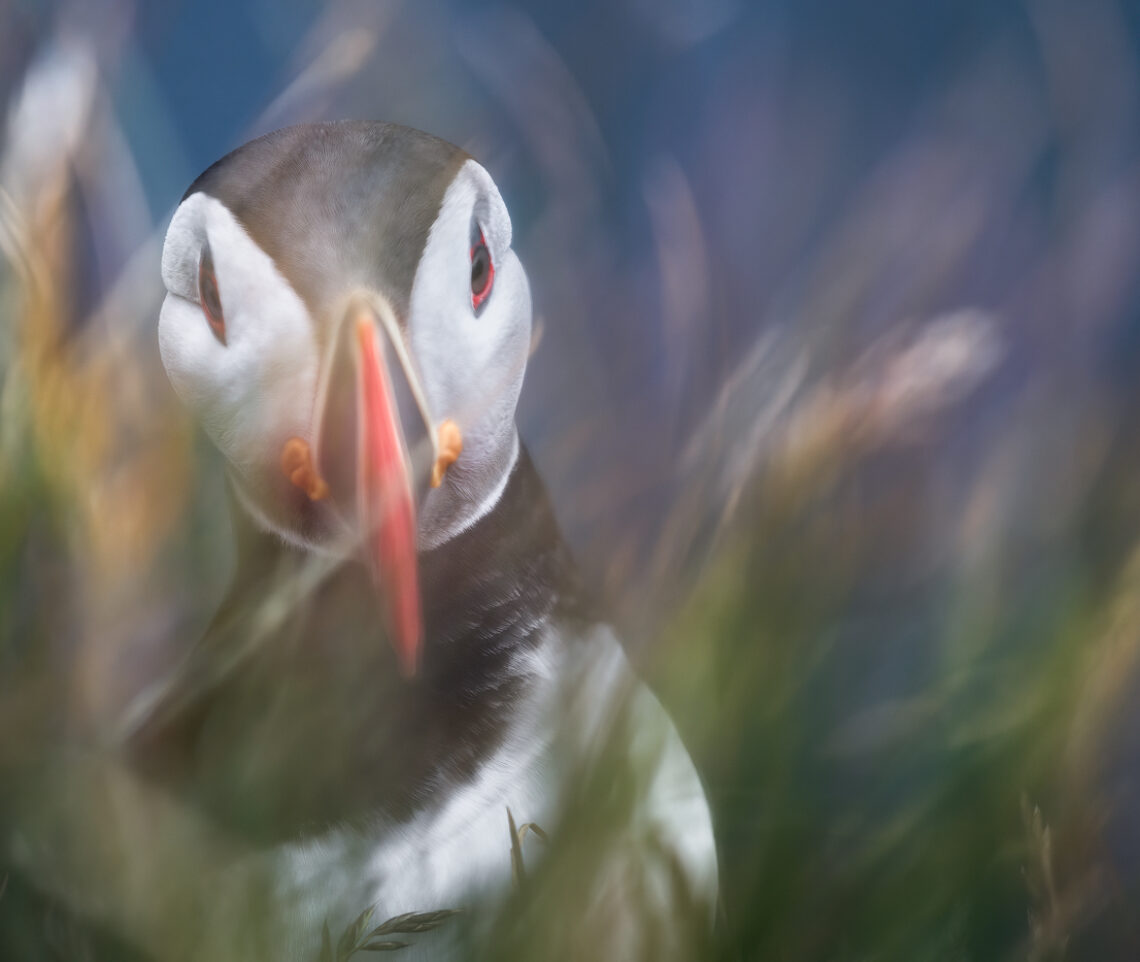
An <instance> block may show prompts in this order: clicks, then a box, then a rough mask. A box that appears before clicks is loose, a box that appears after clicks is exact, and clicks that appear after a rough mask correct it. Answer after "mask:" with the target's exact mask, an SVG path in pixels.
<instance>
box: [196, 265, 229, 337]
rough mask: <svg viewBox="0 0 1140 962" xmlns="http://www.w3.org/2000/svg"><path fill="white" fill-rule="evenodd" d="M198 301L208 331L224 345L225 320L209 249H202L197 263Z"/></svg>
mask: <svg viewBox="0 0 1140 962" xmlns="http://www.w3.org/2000/svg"><path fill="white" fill-rule="evenodd" d="M198 300H199V301H200V302H201V304H202V312H203V313H204V314H205V315H206V321H207V322H208V323H209V325H210V330H211V331H213V332H214V337H216V338H217V339H218V340H219V341H221V342H222V343H223V344H225V343H226V319H225V317H224V316H223V314H222V297H221V294H219V293H218V279H217V278H216V277H215V276H214V258H213V255H212V254H211V253H210V248H209V247H205V248H203V249H202V259H201V260H200V261H199V262H198Z"/></svg>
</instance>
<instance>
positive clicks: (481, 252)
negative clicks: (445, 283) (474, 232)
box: [471, 231, 495, 310]
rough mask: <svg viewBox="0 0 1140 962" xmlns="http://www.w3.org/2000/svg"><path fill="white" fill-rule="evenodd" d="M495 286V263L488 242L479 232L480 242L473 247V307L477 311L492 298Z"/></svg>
mask: <svg viewBox="0 0 1140 962" xmlns="http://www.w3.org/2000/svg"><path fill="white" fill-rule="evenodd" d="M494 285H495V262H494V261H492V260H491V252H490V251H489V250H488V249H487V241H486V239H485V238H484V237H483V232H482V231H479V240H478V242H477V243H475V244H472V245H471V306H472V307H473V308H475V310H479V308H480V307H481V306H482V305H483V302H484V301H485V300H487V298H488V297H490V296H491V288H492V287H494Z"/></svg>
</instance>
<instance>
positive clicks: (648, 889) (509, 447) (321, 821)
mask: <svg viewBox="0 0 1140 962" xmlns="http://www.w3.org/2000/svg"><path fill="white" fill-rule="evenodd" d="M162 279H163V282H164V285H165V288H166V296H165V300H164V301H163V304H162V307H161V312H160V316H159V322H158V341H159V347H160V353H161V357H162V362H163V365H164V367H165V369H166V372H167V374H168V377H169V380H170V382H171V384H172V386H173V388H174V390H175V392H176V394H177V395H178V396H179V398H180V399H181V401H182V403H183V404H184V406H185V407H186V409H187V410H188V412H189V414H190V416H191V418H192V419H193V420H194V421H196V422H197V424H198V425H200V427H201V429H202V430H203V432H204V434H205V436H206V437H207V438H208V439H209V441H210V442H211V443H212V444H213V445H214V446H215V447H216V448H217V450H218V452H220V455H221V460H222V462H223V464H224V467H225V473H226V478H227V485H228V490H229V492H230V502H231V504H230V512H231V518H232V525H233V528H234V531H235V539H236V542H237V549H236V563H235V571H234V574H233V578H232V582H231V585H230V588H229V590H228V593H227V594H226V596H225V598H224V600H223V601H222V602H221V605H220V607H219V608H218V610H217V612H216V613H215V615H214V617H213V620H212V621H211V622H210V624H209V627H208V629H207V630H206V632H205V635H204V636H203V637H202V638H201V639H200V640H198V641H197V642H196V643H195V644H194V645H192V646H191V647H190V648H189V649H188V651H187V652H186V653H185V656H184V658H183V659H182V661H181V663H180V665H179V667H178V669H177V671H175V672H173V673H172V675H171V677H170V679H169V680H168V681H167V683H166V684H165V685H164V687H163V688H162V689H161V692H160V693H159V694H158V695H157V696H155V697H154V698H152V699H151V701H150V703H149V704H148V706H147V709H146V711H145V712H143V713H142V714H141V717H140V720H139V721H138V722H137V723H136V724H134V725H133V727H132V730H131V733H130V736H129V740H128V752H129V757H130V760H131V764H132V766H134V768H135V769H136V770H137V772H138V773H139V776H140V777H141V778H143V779H145V780H146V781H147V783H148V784H152V785H154V786H156V787H157V788H158V790H160V791H161V792H163V793H164V797H167V796H168V797H170V798H172V799H173V800H175V801H176V802H177V803H178V804H179V805H182V806H185V807H186V808H187V810H189V811H192V812H194V813H195V815H196V816H200V817H201V818H202V819H203V820H204V821H205V822H206V823H207V824H208V825H209V826H211V830H212V831H215V832H216V833H217V834H218V836H219V837H221V838H224V839H226V840H229V841H231V842H232V843H233V844H232V845H230V846H229V847H227V848H226V849H225V851H226V852H228V853H229V854H228V855H227V856H226V857H225V858H223V859H221V860H219V864H218V865H217V866H216V867H215V868H214V869H212V870H211V872H210V874H209V875H208V877H204V878H201V879H196V880H187V882H186V884H187V886H188V887H191V888H193V896H192V897H191V898H188V899H187V900H186V901H185V903H184V904H185V905H193V906H194V910H193V911H194V915H193V922H192V924H189V925H188V926H187V927H188V928H190V929H192V931H193V934H192V936H189V937H187V938H186V939H185V940H184V946H183V948H182V950H181V951H180V952H179V953H177V954H178V955H179V956H180V957H185V958H193V959H211V960H216V959H229V958H233V959H238V958H240V959H261V958H264V959H274V960H297V962H301V960H304V962H317V960H321V962H324V960H326V959H327V960H330V962H334V960H336V962H339V960H340V959H342V958H349V957H353V956H355V955H357V954H358V953H366V952H377V951H385V950H391V951H395V950H399V951H400V953H401V957H402V958H405V959H409V960H417V959H432V960H440V959H443V960H446V959H469V958H478V957H481V956H480V953H488V957H506V956H504V955H501V954H496V951H497V950H496V949H495V945H496V944H498V945H505V944H507V943H510V942H511V940H512V939H515V941H516V942H518V940H519V938H520V937H519V936H518V930H519V928H520V927H522V926H524V925H525V924H530V925H531V926H532V928H533V929H534V930H535V931H536V932H538V933H539V934H537V935H533V934H532V939H533V940H537V941H536V942H535V944H541V945H542V948H541V950H538V949H535V948H534V947H533V945H532V947H531V948H530V949H521V948H516V950H515V954H514V956H512V957H519V958H523V957H526V958H533V957H543V958H549V959H557V958H566V959H571V958H583V957H587V956H589V957H591V958H595V959H596V958H603V959H609V958H612V959H638V958H643V957H652V958H654V959H670V958H676V959H683V958H684V959H688V958H697V957H700V953H701V952H703V951H704V950H703V949H701V948H698V945H699V944H707V938H708V934H709V932H710V931H711V929H712V927H713V922H714V916H715V907H716V902H717V857H716V846H715V842H714V836H713V829H712V821H711V817H710V812H709V805H708V802H707V800H706V795H705V792H704V789H703V787H702V784H701V780H700V777H699V776H698V773H697V771H696V769H695V767H694V765H693V763H692V761H691V759H690V757H689V754H688V753H687V751H686V749H685V747H684V745H683V744H682V741H681V739H680V738H679V736H678V733H677V731H676V729H675V727H674V725H673V723H672V721H671V719H670V718H669V716H668V714H667V713H666V712H665V710H664V709H663V708H662V706H661V705H660V703H659V702H658V701H657V699H656V698H655V696H654V695H653V694H652V693H651V692H650V691H649V690H648V688H647V687H646V686H645V685H644V684H643V683H642V682H641V681H640V680H639V679H638V678H637V677H636V675H635V673H634V672H633V670H632V669H631V666H630V663H629V661H628V659H627V656H626V655H625V653H624V652H623V648H622V645H621V644H620V642H619V640H618V638H617V637H616V636H615V632H614V631H613V630H612V628H611V627H610V626H609V625H608V624H607V623H606V621H605V619H604V617H603V616H602V615H601V614H600V613H599V611H598V608H597V606H596V605H595V603H594V602H593V601H592V600H591V598H590V596H589V593H588V592H587V591H586V590H585V588H584V587H583V581H582V579H581V578H580V576H579V573H578V571H577V569H576V567H575V564H574V562H573V560H572V557H571V553H570V551H569V549H568V547H567V545H566V543H565V541H564V540H563V537H562V535H561V533H560V530H559V526H558V523H557V521H556V519H555V515H554V512H553V510H552V507H551V503H550V500H549V498H548V496H547V494H546V491H545V488H544V486H543V483H542V481H541V479H540V477H539V475H538V473H537V471H536V469H535V466H534V464H533V462H532V461H531V459H530V457H529V456H528V453H527V450H526V448H525V447H524V445H523V444H522V443H521V442H520V438H519V432H518V429H517V427H516V423H515V412H516V406H517V403H518V399H519V393H520V388H521V386H522V383H523V376H524V372H525V369H526V365H527V360H528V356H529V353H530V346H531V311H532V309H531V295H530V289H529V285H528V281H527V276H526V273H525V271H524V269H523V267H522V265H521V263H520V261H519V258H518V256H517V255H516V253H515V252H514V250H512V247H511V220H510V217H509V215H508V212H507V209H506V206H505V205H504V202H503V199H502V197H501V196H500V193H499V191H498V189H497V188H496V186H495V184H494V182H493V181H492V179H491V177H490V175H489V174H488V173H487V171H486V170H485V169H484V168H483V167H482V166H481V165H480V164H479V163H478V162H477V161H476V160H474V159H473V158H472V157H470V156H469V155H468V154H467V153H466V152H464V151H463V150H462V149H460V148H458V147H456V146H453V145H452V144H450V143H447V142H446V141H444V140H441V139H438V138H436V137H434V136H431V135H429V134H426V133H422V132H420V131H417V130H413V129H410V128H407V127H402V126H398V125H394V124H387V123H373V122H363V121H341V122H333V123H321V124H308V125H300V126H294V127H288V128H285V129H282V130H278V131H276V132H273V133H270V134H267V135H265V136H262V137H260V138H258V139H256V140H253V141H251V142H249V143H247V144H245V145H244V146H242V147H240V148H238V149H237V150H235V151H233V152H232V153H230V154H228V155H226V156H225V157H223V158H222V159H221V160H219V161H217V162H216V163H215V164H214V165H213V166H211V167H209V168H208V169H207V170H206V171H205V172H204V173H203V174H201V175H200V176H199V177H198V178H197V179H196V180H195V181H194V182H193V183H192V184H191V186H190V188H189V189H188V190H187V191H186V193H185V195H184V196H183V198H182V200H181V202H180V203H179V205H178V207H177V208H176V210H175V212H174V215H173V217H172V220H171V222H170V226H169V229H168V231H167V234H166V239H165V243H164V247H163V251H162ZM586 852H589V853H591V854H590V857H589V858H586V857H584V855H583V853H586ZM544 886H545V888H544ZM544 891H545V892H546V893H547V896H546V897H545V898H546V901H545V902H544V901H543V898H544V896H543V894H542V893H543V892H544ZM551 893H556V894H551ZM552 900H553V903H556V904H555V908H554V909H551V908H550V905H551V904H552ZM544 906H545V907H544ZM552 917H556V918H557V924H556V926H555V927H556V928H557V930H558V931H560V932H562V935H561V936H558V937H552V936H550V935H549V934H542V932H541V930H542V927H543V925H544V924H545V923H546V922H550V920H551V918H552ZM527 920H529V922H528V921H527ZM544 920H545V922H544ZM554 930H555V929H554V928H551V929H549V931H550V932H553V931H554ZM575 932H577V933H588V938H583V937H580V936H575V935H574V934H573V933H575ZM563 936H564V937H563ZM496 940H498V942H496ZM518 944H519V945H521V944H524V943H523V942H518ZM503 951H504V952H506V949H503ZM508 954H509V953H508ZM360 957H364V956H363V955H361V956H360Z"/></svg>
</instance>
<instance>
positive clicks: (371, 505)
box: [281, 302, 462, 676]
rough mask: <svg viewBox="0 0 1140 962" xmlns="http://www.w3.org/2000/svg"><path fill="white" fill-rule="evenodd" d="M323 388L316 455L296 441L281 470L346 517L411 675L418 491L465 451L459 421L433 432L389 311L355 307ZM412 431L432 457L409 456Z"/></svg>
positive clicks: (419, 614) (418, 628)
mask: <svg viewBox="0 0 1140 962" xmlns="http://www.w3.org/2000/svg"><path fill="white" fill-rule="evenodd" d="M390 361H391V362H392V363H389V362H390ZM393 373H396V374H397V375H398V377H397V378H396V380H395V382H394V380H393ZM324 380H325V384H324V389H323V392H322V395H323V403H322V405H321V413H320V418H319V428H318V432H317V448H318V451H317V454H316V456H315V457H314V456H313V454H312V452H311V451H310V449H309V446H308V445H307V444H306V443H305V442H304V441H303V440H301V439H299V438H291V439H290V440H289V441H288V442H286V444H285V447H284V449H283V451H282V456H281V467H282V470H283V471H284V472H285V474H286V476H287V477H288V478H289V479H290V481H291V482H292V483H293V484H294V485H295V486H296V487H298V488H300V489H301V490H302V491H304V492H305V494H306V495H307V496H308V497H309V498H310V499H311V500H314V501H321V500H325V499H329V500H330V501H331V502H332V504H333V507H334V509H336V510H337V512H338V514H339V515H340V516H342V517H347V518H349V519H350V527H351V528H353V529H354V530H355V532H356V535H357V536H358V541H359V545H360V549H361V551H362V554H363V556H364V559H365V561H366V563H367V564H368V567H369V569H370V570H371V572H372V576H373V579H374V581H375V583H376V585H377V587H378V589H379V591H380V595H381V598H382V600H383V608H384V612H385V621H386V626H387V630H388V636H389V638H390V639H391V642H392V646H393V648H394V649H395V652H396V656H397V658H398V660H399V663H400V667H401V670H402V671H403V673H404V674H405V675H406V676H411V675H414V674H415V673H416V671H417V669H418V667H419V663H420V657H421V651H422V647H423V634H424V628H423V609H422V602H421V598H420V588H419V565H418V559H417V551H416V534H417V528H416V498H415V493H416V490H417V488H424V489H426V487H427V484H428V479H429V473H430V483H431V485H432V486H438V484H439V482H440V480H441V479H442V476H443V472H444V471H445V470H446V469H447V467H448V465H450V464H451V463H452V462H453V461H454V460H455V459H456V458H457V457H458V455H459V452H460V451H461V450H462V438H461V436H460V434H459V429H458V427H456V425H455V424H454V422H451V421H445V422H443V424H441V425H440V426H439V427H438V428H436V427H434V426H433V422H432V420H431V418H430V417H429V416H428V413H427V409H426V404H425V402H424V398H423V393H422V391H421V390H420V386H419V380H418V377H417V375H416V372H415V371H414V369H413V367H412V365H411V362H410V359H409V358H408V355H407V352H406V350H405V349H404V347H403V342H402V341H401V340H400V332H399V330H398V329H397V327H396V324H395V320H394V316H393V315H392V313H391V309H390V308H389V307H388V305H387V304H385V303H381V304H376V305H373V304H371V303H365V302H357V303H355V304H354V305H353V306H352V307H350V308H349V310H348V312H347V314H346V315H345V317H344V320H343V322H342V325H341V328H340V330H339V331H338V334H337V337H336V338H335V339H334V343H333V348H332V352H331V357H330V360H329V362H328V365H327V370H326V375H325V379H324ZM397 385H398V386H399V387H400V388H402V390H399V391H398V390H397ZM397 395H399V396H400V399H401V401H402V402H403V403H402V404H401V403H399V402H398V401H397ZM412 433H414V434H415V435H416V438H417V445H416V448H417V451H419V450H421V449H426V458H425V457H416V458H414V459H413V457H412V456H410V454H409V434H412ZM441 442H442V443H441ZM429 469H430V471H429ZM420 475H423V478H422V479H421V478H420ZM421 480H422V483H421Z"/></svg>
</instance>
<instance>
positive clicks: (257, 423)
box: [158, 122, 531, 673]
mask: <svg viewBox="0 0 1140 962" xmlns="http://www.w3.org/2000/svg"><path fill="white" fill-rule="evenodd" d="M162 277H163V281H164V283H165V286H166V291H167V294H166V299H165V301H164V302H163V305H162V312H161V316H160V319H159V327H158V333H159V343H160V347H161V352H162V360H163V364H164V365H165V367H166V371H167V374H168V375H169V377H170V380H171V382H172V383H173V385H174V388H175V390H176V392H177V393H178V395H179V396H180V398H181V399H182V401H183V403H185V404H186V406H187V407H188V408H189V410H190V411H191V413H192V414H193V416H194V417H195V418H196V419H197V420H198V421H199V422H200V423H201V425H202V427H203V429H204V430H205V432H206V434H207V435H208V436H209V437H210V438H211V440H212V441H213V443H214V444H215V445H216V446H217V448H218V450H219V451H220V452H221V453H222V455H223V456H224V458H225V460H226V462H227V466H228V473H229V476H230V479H231V482H232V486H233V489H234V491H235V492H236V495H237V499H238V501H239V502H240V504H241V506H242V508H243V509H244V510H245V511H247V512H248V513H249V515H250V516H251V517H252V518H253V520H254V522H255V523H256V524H257V525H258V526H259V527H261V528H262V529H264V530H266V531H268V532H272V533H274V534H276V535H278V536H279V537H281V538H282V539H284V540H285V541H286V542H289V543H291V544H293V545H296V546H299V547H301V548H304V549H308V550H315V551H322V552H330V553H335V554H343V555H346V556H355V557H359V558H360V559H361V560H362V561H364V562H365V563H366V564H368V565H369V567H370V568H371V570H372V572H373V575H374V578H375V580H376V583H377V585H378V587H379V588H380V590H381V592H382V594H383V596H384V601H385V610H386V611H387V612H388V623H389V634H390V635H391V637H392V640H393V644H394V645H395V647H396V650H397V653H398V654H399V656H400V660H401V664H402V665H403V667H404V669H405V671H406V672H408V673H411V672H413V671H414V670H415V666H416V663H417V659H418V655H419V648H420V644H421V641H422V637H421V636H422V618H421V612H420V598H419V589H418V576H417V561H416V558H417V551H418V550H427V549H431V548H435V547H438V546H439V545H442V544H443V543H445V542H446V541H448V540H449V539H450V538H452V537H454V536H455V535H457V534H458V533H459V532H461V531H463V530H464V529H465V528H467V527H469V526H470V525H471V524H473V523H474V522H475V521H476V520H478V518H480V517H481V516H482V515H484V514H486V513H487V512H488V511H489V510H490V509H491V508H492V507H493V506H494V504H495V502H496V501H497V500H498V498H499V496H500V494H501V493H502V491H503V489H504V487H505V486H506V482H507V478H508V476H509V474H510V472H511V469H512V468H513V466H514V463H515V460H516V458H517V455H518V435H517V432H516V429H515V420H514V416H515V406H516V403H517V400H518V394H519V390H520V387H521V385H522V378H523V370H524V368H525V366H526V360H527V354H528V349H529V343H530V324H531V306H530V292H529V288H528V285H527V280H526V274H525V273H524V271H523V268H522V266H521V264H520V263H519V261H518V258H517V257H516V256H515V254H514V252H513V251H512V250H511V222H510V218H509V216H508V214H507V210H506V207H505V206H504V204H503V200H502V198H501V197H500V196H499V192H498V190H497V189H496V187H495V185H494V183H493V182H492V180H491V178H490V176H489V175H488V174H487V172H486V171H485V170H484V169H483V168H482V167H481V166H479V164H477V163H476V162H475V161H474V160H472V159H471V158H470V157H468V156H467V155H466V154H465V153H463V152H462V151H461V150H459V149H458V148H457V147H454V146H452V145H451V144H448V143H446V142H444V141H442V140H438V139H437V138H435V137H431V136H429V135H427V134H423V133H420V132H419V131H415V130H411V129H408V128H405V127H398V126H394V125H390V124H373V123H357V122H350V123H335V124H319V125H305V126H297V127H290V128H286V129H284V130H280V131H277V132H275V133H271V134H268V135H266V136H264V137H261V138H259V139H258V140H254V141H252V142H250V143H248V144H246V145H245V146H243V147H240V148H239V149H237V150H235V151H234V152H233V153H231V154H229V155H227V156H226V157H224V158H222V159H221V160H220V161H218V162H217V163H216V164H214V165H213V166H212V167H210V168H209V169H208V170H207V171H206V172H205V173H203V174H202V175H201V176H200V177H199V178H198V179H197V180H196V181H195V182H194V183H193V184H192V185H191V187H190V189H189V190H188V191H187V192H186V194H185V196H184V197H183V199H182V202H181V203H180V204H179V206H178V209H177V210H176V211H175V213H174V217H173V219H172V221H171V224H170V227H169V230H168V231H167V235H166V242H165V246H164V248H163V253H162Z"/></svg>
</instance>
